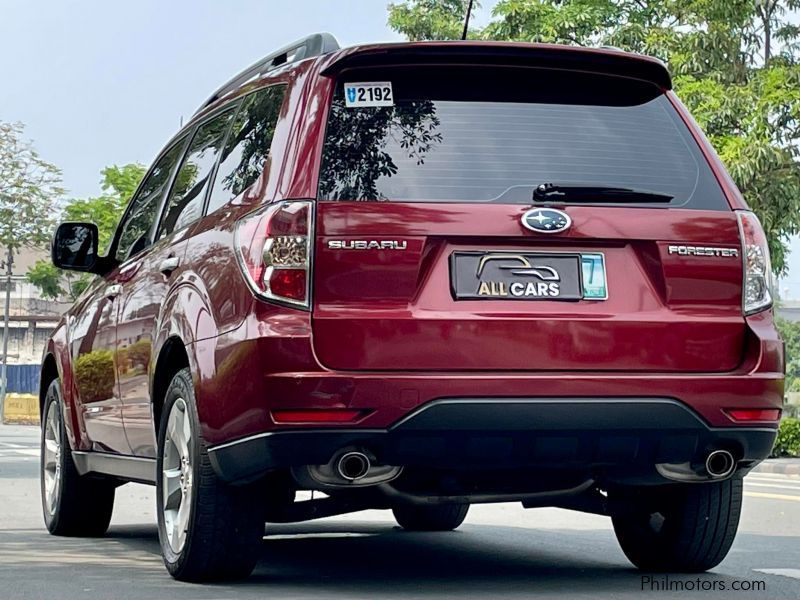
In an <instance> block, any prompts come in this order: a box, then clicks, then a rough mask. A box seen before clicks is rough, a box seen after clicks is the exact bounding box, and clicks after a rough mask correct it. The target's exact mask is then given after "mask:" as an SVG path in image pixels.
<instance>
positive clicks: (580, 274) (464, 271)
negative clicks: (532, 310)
mask: <svg viewBox="0 0 800 600" xmlns="http://www.w3.org/2000/svg"><path fill="white" fill-rule="evenodd" d="M450 280H451V287H452V291H453V296H454V297H455V299H456V300H572V301H576V300H582V299H586V300H605V299H606V298H607V297H608V290H607V288H606V277H605V260H604V257H603V255H602V254H599V253H587V254H568V253H563V254H561V253H550V252H548V253H543V252H454V253H453V254H452V255H451V256H450Z"/></svg>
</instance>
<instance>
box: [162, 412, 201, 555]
mask: <svg viewBox="0 0 800 600" xmlns="http://www.w3.org/2000/svg"><path fill="white" fill-rule="evenodd" d="M191 452H192V425H191V416H190V415H189V411H188V408H187V406H186V401H185V400H184V399H183V398H178V399H177V400H175V402H174V403H173V404H172V408H171V409H170V413H169V418H168V420H167V430H166V433H165V439H164V455H163V461H162V468H161V478H162V479H161V482H162V487H161V494H162V497H161V500H162V507H163V508H162V510H163V512H164V529H165V532H166V534H167V540H168V542H169V545H170V548H171V549H172V551H173V552H175V553H176V554H179V553H180V552H181V550H183V546H184V544H185V543H186V534H187V532H188V530H189V521H190V518H191V511H192V494H193V481H192V455H191Z"/></svg>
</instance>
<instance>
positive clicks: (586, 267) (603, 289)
mask: <svg viewBox="0 0 800 600" xmlns="http://www.w3.org/2000/svg"><path fill="white" fill-rule="evenodd" d="M581 268H582V270H583V273H582V275H583V298H584V299H585V300H606V299H607V298H608V287H607V284H606V261H605V257H604V256H603V255H602V254H581Z"/></svg>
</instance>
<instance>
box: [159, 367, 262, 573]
mask: <svg viewBox="0 0 800 600" xmlns="http://www.w3.org/2000/svg"><path fill="white" fill-rule="evenodd" d="M179 399H182V400H183V403H182V404H181V407H184V406H185V414H186V415H187V416H188V417H189V425H190V426H191V438H190V443H189V444H188V447H189V453H190V456H191V465H190V467H188V469H189V470H190V472H191V481H192V486H191V488H192V492H191V496H190V501H189V502H188V506H190V507H191V508H190V513H189V516H188V527H187V528H186V530H185V531H186V535H185V541H184V542H183V544H182V547H180V548H178V551H176V550H174V549H173V547H172V546H171V544H170V540H169V536H168V534H167V531H166V526H165V521H166V519H165V511H164V496H163V490H164V486H165V483H164V476H163V473H164V471H163V467H164V461H165V458H164V448H165V444H167V441H166V436H167V424H168V420H169V415H170V411H171V410H172V408H173V405H175V404H176V402H178V401H179ZM156 464H157V470H156V513H157V515H158V538H159V542H160V545H161V553H162V556H163V558H164V564H165V565H166V567H167V570H168V571H169V573H170V575H172V576H173V577H174V578H175V579H178V580H180V581H218V580H232V579H241V578H244V577H247V576H248V575H250V573H251V572H252V571H253V568H254V567H255V565H256V562H257V561H258V557H259V550H260V547H261V541H262V539H263V534H264V518H263V510H262V506H261V505H262V503H263V500H264V498H263V494H262V493H261V489H260V488H261V486H260V485H259V484H250V485H242V486H230V485H226V484H225V483H224V482H223V481H221V480H220V479H219V478H218V477H217V475H216V474H215V473H214V470H213V468H212V467H211V463H210V461H209V458H208V450H207V447H206V443H205V440H204V439H203V436H202V431H201V428H200V422H199V419H198V416H197V409H196V406H195V397H194V386H193V384H192V378H191V375H190V373H189V369H183V370H182V371H179V372H178V373H177V374H176V375H175V377H174V378H173V379H172V382H171V383H170V385H169V388H168V389H167V393H166V396H165V399H164V407H163V410H162V411H161V422H160V424H159V430H158V459H157V463H156ZM181 481H182V480H181ZM174 535H175V534H174V533H173V536H174Z"/></svg>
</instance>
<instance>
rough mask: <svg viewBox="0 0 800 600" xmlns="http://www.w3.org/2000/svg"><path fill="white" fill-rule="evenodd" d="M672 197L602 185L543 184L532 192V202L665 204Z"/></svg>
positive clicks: (659, 193) (658, 193) (647, 191)
mask: <svg viewBox="0 0 800 600" xmlns="http://www.w3.org/2000/svg"><path fill="white" fill-rule="evenodd" d="M674 197H675V196H670V195H669V194H662V193H661V192H651V191H649V190H635V189H631V188H623V187H612V186H602V185H579V184H559V183H543V184H541V185H539V186H538V187H537V188H536V189H535V190H533V201H534V202H587V203H593V202H595V203H606V202H608V203H625V202H647V203H649V202H657V203H666V202H669V201H670V200H672V199H673V198H674Z"/></svg>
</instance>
